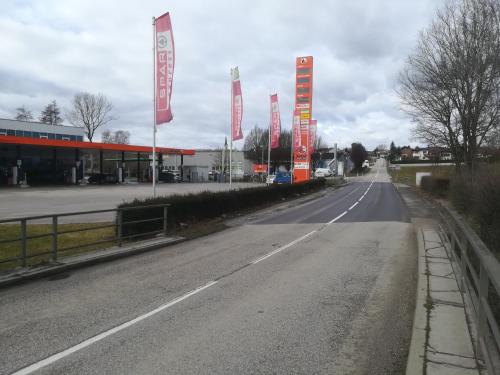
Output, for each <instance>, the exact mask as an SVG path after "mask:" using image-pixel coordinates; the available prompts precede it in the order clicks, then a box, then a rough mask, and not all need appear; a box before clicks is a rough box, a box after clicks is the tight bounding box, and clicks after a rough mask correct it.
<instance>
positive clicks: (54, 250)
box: [52, 215, 57, 262]
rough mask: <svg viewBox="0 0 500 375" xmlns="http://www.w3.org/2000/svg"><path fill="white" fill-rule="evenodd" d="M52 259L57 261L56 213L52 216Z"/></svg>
mask: <svg viewBox="0 0 500 375" xmlns="http://www.w3.org/2000/svg"><path fill="white" fill-rule="evenodd" d="M52 260H53V261H54V262H55V261H57V215H54V216H52Z"/></svg>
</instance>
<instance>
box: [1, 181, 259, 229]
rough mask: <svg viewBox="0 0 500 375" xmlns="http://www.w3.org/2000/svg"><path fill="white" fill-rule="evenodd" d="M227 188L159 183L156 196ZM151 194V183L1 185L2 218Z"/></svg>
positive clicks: (92, 206) (76, 208)
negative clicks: (16, 186)
mask: <svg viewBox="0 0 500 375" xmlns="http://www.w3.org/2000/svg"><path fill="white" fill-rule="evenodd" d="M256 186H262V184H259V183H233V187H234V188H248V187H256ZM228 189H229V184H228V183H226V184H219V183H181V184H158V185H157V188H156V194H157V196H161V195H163V196H165V195H172V194H187V193H197V192H201V191H207V190H208V191H222V190H228ZM151 195H152V188H151V185H150V184H127V185H103V186H95V185H92V186H90V185H87V186H71V187H69V186H65V187H62V186H56V187H43V188H40V187H30V188H26V189H20V188H3V189H0V218H2V219H7V218H13V217H21V216H37V215H48V214H55V213H64V212H75V211H91V210H102V209H108V208H116V206H117V205H118V204H120V203H122V202H128V201H131V200H133V199H135V198H145V197H149V196H151ZM107 216H109V215H107ZM107 216H106V215H104V216H102V215H101V217H99V218H98V219H101V220H106V219H107ZM94 219H97V217H94Z"/></svg>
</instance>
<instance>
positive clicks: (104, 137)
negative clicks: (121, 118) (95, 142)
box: [101, 130, 130, 145]
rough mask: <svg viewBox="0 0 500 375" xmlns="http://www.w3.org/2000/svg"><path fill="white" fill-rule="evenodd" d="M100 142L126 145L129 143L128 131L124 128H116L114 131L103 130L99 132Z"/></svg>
mask: <svg viewBox="0 0 500 375" xmlns="http://www.w3.org/2000/svg"><path fill="white" fill-rule="evenodd" d="M101 142H102V143H117V144H122V145H128V144H129V143H130V132H128V131H126V130H117V131H115V132H111V131H109V130H105V131H103V132H102V134H101Z"/></svg>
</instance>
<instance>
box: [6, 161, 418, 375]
mask: <svg viewBox="0 0 500 375" xmlns="http://www.w3.org/2000/svg"><path fill="white" fill-rule="evenodd" d="M387 181H388V179H387V175H386V174H385V169H384V168H383V166H382V165H379V166H378V167H377V168H375V170H374V171H373V172H372V173H370V174H369V175H368V176H365V177H362V178H359V179H356V180H355V181H352V182H351V183H350V184H349V185H347V186H346V187H344V188H342V189H339V190H337V191H335V192H333V193H331V194H328V195H326V196H323V197H322V198H320V199H318V200H315V201H312V202H309V203H306V204H304V205H302V206H300V207H294V208H291V209H289V210H285V211H281V212H279V213H276V214H271V215H267V216H266V217H265V218H263V217H258V216H259V215H255V216H256V217H257V219H256V220H253V221H252V222H250V223H248V224H246V225H242V226H238V227H235V228H231V229H229V230H226V231H224V232H220V233H217V234H214V235H211V236H208V237H204V238H200V239H197V240H193V241H190V242H185V243H183V244H179V245H176V246H173V247H170V248H166V249H162V250H158V251H154V252H150V253H146V254H142V255H139V256H135V257H131V258H127V259H122V260H118V261H115V262H112V263H106V264H101V265H97V266H94V267H90V268H85V269H81V270H78V271H75V272H73V273H71V274H67V275H62V276H64V277H65V278H60V277H58V278H54V277H53V278H52V279H46V280H41V281H38V282H33V283H29V284H25V285H20V286H17V287H12V288H9V289H3V290H0V373H1V374H10V373H16V374H30V373H37V374H103V373H106V374H401V373H403V372H404V370H403V369H404V366H405V361H406V355H407V351H408V346H409V340H410V335H411V325H412V318H413V311H414V301H415V286H416V261H417V254H416V243H415V242H416V241H415V238H414V232H413V228H412V226H411V224H410V223H409V222H408V212H407V210H406V208H405V206H404V204H403V203H402V201H401V199H400V197H399V195H398V193H397V192H396V191H395V189H394V188H393V187H392V185H390V184H389V183H388V182H387Z"/></svg>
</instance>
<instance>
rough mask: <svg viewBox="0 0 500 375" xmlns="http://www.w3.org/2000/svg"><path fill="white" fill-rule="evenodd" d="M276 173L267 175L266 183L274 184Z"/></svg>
mask: <svg viewBox="0 0 500 375" xmlns="http://www.w3.org/2000/svg"><path fill="white" fill-rule="evenodd" d="M275 177H276V176H275V175H274V174H270V175H269V176H267V177H266V184H272V183H273V182H274V179H275Z"/></svg>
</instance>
